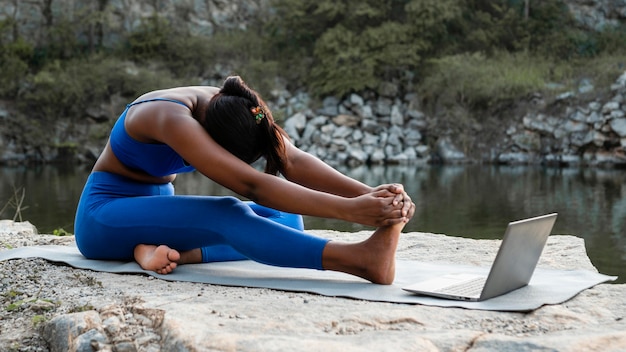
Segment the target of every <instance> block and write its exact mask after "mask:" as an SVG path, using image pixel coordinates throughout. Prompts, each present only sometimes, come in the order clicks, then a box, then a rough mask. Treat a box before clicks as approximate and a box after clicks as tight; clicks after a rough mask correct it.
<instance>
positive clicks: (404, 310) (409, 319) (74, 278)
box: [0, 220, 626, 351]
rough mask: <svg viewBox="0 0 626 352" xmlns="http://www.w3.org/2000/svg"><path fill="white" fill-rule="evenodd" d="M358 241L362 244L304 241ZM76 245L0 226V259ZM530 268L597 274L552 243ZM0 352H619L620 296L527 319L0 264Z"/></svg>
mask: <svg viewBox="0 0 626 352" xmlns="http://www.w3.org/2000/svg"><path fill="white" fill-rule="evenodd" d="M312 232H314V233H316V234H318V235H322V236H326V237H330V238H341V239H343V240H355V241H356V240H359V239H362V238H364V236H366V235H367V232H358V233H340V232H333V231H312ZM36 244H37V245H41V244H57V245H74V239H73V237H58V236H51V235H42V234H37V233H36V229H35V228H34V226H32V225H31V224H29V223H27V222H23V223H16V222H12V221H8V220H2V221H0V250H7V249H10V248H15V247H20V246H28V245H36ZM498 244H499V243H498V241H493V240H471V239H463V238H456V237H449V236H445V235H440V234H428V233H406V234H404V235H403V237H402V240H401V243H400V247H399V250H398V258H401V259H417V260H422V261H432V262H453V263H465V264H476V265H488V264H489V263H490V261H491V260H492V259H493V256H494V255H495V251H496V249H497V247H498ZM539 265H540V267H546V268H558V269H588V270H595V269H594V267H593V265H592V264H591V262H590V260H589V259H588V257H587V255H586V252H585V247H584V241H583V240H582V239H580V238H576V237H573V236H551V238H550V240H549V241H548V246H547V247H546V250H545V251H544V254H543V256H542V259H541V262H540V264H539ZM0 292H2V294H1V295H0V301H1V302H2V307H1V308H0V350H2V351H284V350H301V351H339V350H341V351H361V350H367V351H520V350H525V351H530V350H533V351H623V350H626V322H625V318H626V301H624V299H623V297H624V296H625V295H626V285H623V284H601V285H598V286H596V287H593V288H591V289H588V290H585V291H583V292H581V293H580V294H579V295H577V296H576V297H574V298H573V299H571V300H569V301H567V302H565V303H563V304H559V305H548V306H543V307H541V308H539V309H537V310H535V311H533V312H529V313H503V312H492V311H477V310H468V309H460V308H437V307H431V306H421V305H406V304H390V303H376V302H367V301H359V300H352V299H344V298H332V297H324V296H318V295H313V294H305V293H291V292H282V291H276V290H268V289H251V288H241V287H223V286H215V285H207V284H194V283H184V282H166V281H162V280H158V279H154V278H151V277H146V276H142V275H116V274H109V273H97V272H92V271H86V270H78V269H74V268H71V267H68V266H64V265H57V264H54V263H49V262H46V261H44V260H41V259H20V260H11V261H4V262H0Z"/></svg>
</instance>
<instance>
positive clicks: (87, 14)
mask: <svg viewBox="0 0 626 352" xmlns="http://www.w3.org/2000/svg"><path fill="white" fill-rule="evenodd" d="M101 3H102V4H105V3H106V2H101ZM526 5H529V7H528V8H527V6H526ZM108 11H112V10H111V9H110V8H109V7H106V6H104V5H102V6H101V8H98V9H96V10H95V11H93V10H90V11H87V10H85V11H84V12H81V13H73V14H68V15H67V17H66V18H55V21H54V22H53V21H50V22H48V23H49V24H48V26H49V28H48V29H49V30H48V31H47V33H48V34H47V35H48V38H47V40H45V41H43V42H42V43H41V44H37V45H36V44H35V43H31V42H28V41H26V40H25V39H24V38H21V37H19V36H17V35H16V34H15V33H18V31H16V30H15V29H16V28H18V27H19V26H20V23H17V22H16V21H14V20H12V19H10V18H9V19H5V20H4V21H0V66H1V67H3V70H2V72H1V73H0V99H4V100H9V101H15V102H17V108H18V110H19V111H18V114H19V115H20V116H21V117H19V118H17V119H12V120H10V121H7V124H8V125H9V126H11V128H13V129H14V130H16V131H18V132H19V133H15V135H16V136H20V138H24V139H28V141H29V144H30V145H33V144H35V145H34V146H35V147H36V148H37V147H46V146H52V147H54V146H55V145H56V146H58V147H61V148H67V147H69V146H68V145H61V144H59V142H58V141H49V140H48V139H46V138H44V137H45V136H46V134H47V133H46V131H47V130H48V128H49V126H50V124H51V123H52V122H53V121H55V120H57V119H59V118H64V119H68V120H69V121H70V123H76V122H78V121H80V120H81V119H85V118H87V117H86V116H85V113H84V112H85V111H86V109H87V107H90V106H98V105H99V104H103V103H110V102H111V101H112V99H114V98H115V97H121V98H123V99H121V100H124V101H126V100H128V99H130V98H134V97H136V96H138V95H140V94H142V93H143V92H146V91H148V90H152V89H156V88H162V87H168V86H175V85H184V84H202V83H203V82H206V81H207V80H208V81H210V82H212V81H217V82H219V81H221V79H223V78H224V77H223V76H224V75H225V74H239V75H241V76H243V77H244V78H245V79H246V80H247V81H248V82H250V83H251V85H252V86H253V87H254V88H256V89H258V90H260V91H261V92H262V94H263V95H268V94H269V92H270V91H271V89H272V88H273V87H274V86H275V83H276V82H277V81H281V82H284V83H286V86H287V88H289V89H296V88H304V89H305V90H307V91H309V92H311V93H313V94H314V95H316V96H324V95H336V96H343V95H345V94H348V93H351V92H363V91H376V90H377V89H378V86H379V84H380V83H381V82H389V81H391V82H394V83H398V84H400V87H401V88H402V89H403V91H401V92H400V93H404V92H406V91H415V90H417V91H420V92H421V93H422V94H423V96H426V97H430V98H432V99H430V100H429V101H431V102H436V103H442V104H446V105H447V104H461V105H464V106H467V107H470V108H475V109H480V108H485V107H490V106H494V105H497V104H499V103H500V102H503V101H504V102H506V101H509V100H511V99H515V98H516V97H520V96H525V95H527V94H528V93H531V92H537V91H545V92H549V93H552V94H553V93H554V92H551V91H549V90H547V88H546V84H547V83H558V84H560V85H563V86H565V87H571V86H575V85H576V82H577V81H578V80H579V79H580V78H582V77H584V76H587V77H591V78H593V79H594V80H598V81H600V82H598V83H597V84H598V85H600V84H603V83H605V82H604V80H611V79H615V77H617V75H618V74H619V73H621V71H623V70H624V65H625V64H626V62H625V61H626V59H625V57H626V45H624V43H626V26H624V25H622V26H621V27H607V28H606V29H605V30H604V31H600V32H595V31H584V30H581V29H580V26H578V25H577V24H576V23H575V21H574V20H573V19H572V18H571V16H570V15H569V13H568V10H567V7H566V6H565V4H564V3H563V1H562V0H542V1H535V0H500V1H492V0H339V1H338V0H273V1H272V10H271V11H270V10H265V11H266V12H264V13H260V14H258V15H257V16H256V20H255V21H256V22H252V23H249V24H248V26H247V29H246V30H228V31H227V30H218V31H217V32H215V33H213V34H211V35H210V36H207V35H201V34H194V33H191V32H189V30H188V29H186V28H187V27H186V26H181V25H180V24H176V23H171V22H170V21H169V20H168V19H166V18H165V17H161V16H159V15H158V14H155V15H153V16H151V17H148V18H144V19H143V21H142V23H141V25H140V26H138V27H137V28H135V29H134V30H133V31H132V32H127V33H123V35H122V36H121V37H120V38H119V39H118V42H117V43H116V44H115V45H114V46H111V45H108V46H105V45H103V37H104V36H105V34H106V33H107V30H109V28H110V24H109V23H107V18H109V16H108ZM262 11H263V10H262Z"/></svg>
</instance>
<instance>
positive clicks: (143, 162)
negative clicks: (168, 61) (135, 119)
mask: <svg viewBox="0 0 626 352" xmlns="http://www.w3.org/2000/svg"><path fill="white" fill-rule="evenodd" d="M151 101H170V102H173V103H177V104H181V105H183V106H185V107H187V105H185V104H184V103H183V102H181V101H178V100H173V99H166V98H155V99H148V100H141V101H137V102H134V103H131V104H128V105H126V109H124V112H123V113H122V114H121V115H120V117H119V118H118V119H117V122H115V125H114V126H113V129H112V130H111V136H110V143H111V149H112V150H113V154H115V156H116V157H117V158H118V159H119V160H120V162H122V164H124V165H126V166H127V167H129V168H131V169H136V170H141V171H144V172H146V173H148V174H149V175H152V176H157V177H162V176H167V175H172V174H177V173H181V172H191V171H194V170H195V168H194V167H193V166H191V165H189V164H188V163H187V162H185V160H183V158H182V157H181V156H180V155H178V153H176V152H175V151H174V149H172V148H171V147H170V146H168V145H167V144H163V143H143V142H139V141H137V140H135V139H133V138H132V137H131V136H129V135H128V133H127V132H126V128H125V127H124V121H125V120H126V113H127V112H128V109H129V108H130V107H131V106H133V105H137V104H142V103H147V102H151Z"/></svg>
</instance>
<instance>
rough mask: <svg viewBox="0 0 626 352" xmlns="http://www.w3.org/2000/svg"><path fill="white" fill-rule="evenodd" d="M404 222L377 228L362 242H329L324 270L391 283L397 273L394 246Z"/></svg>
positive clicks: (396, 246)
mask: <svg viewBox="0 0 626 352" xmlns="http://www.w3.org/2000/svg"><path fill="white" fill-rule="evenodd" d="M404 225H405V223H404V222H402V223H399V224H396V225H392V226H385V227H379V228H378V229H376V231H375V232H374V233H373V234H372V236H370V237H369V238H368V239H366V240H365V241H363V242H359V243H336V242H328V244H327V245H326V248H324V253H323V263H322V264H323V266H324V269H327V270H335V271H341V272H345V273H348V274H352V275H356V276H359V277H362V278H364V279H366V280H369V281H371V282H373V283H376V284H381V285H391V284H392V283H393V280H394V279H395V275H396V249H397V248H398V241H399V239H400V234H401V233H402V229H403V228H404Z"/></svg>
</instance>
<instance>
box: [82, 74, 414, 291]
mask: <svg viewBox="0 0 626 352" xmlns="http://www.w3.org/2000/svg"><path fill="white" fill-rule="evenodd" d="M260 157H264V158H265V159H266V161H267V163H266V170H265V171H266V172H265V173H263V172H259V171H258V170H256V169H255V168H253V167H252V166H250V164H251V163H253V162H254V161H256V160H257V159H259V158H260ZM193 170H198V171H199V172H201V173H202V174H203V175H204V176H206V177H208V178H210V179H212V180H213V181H215V182H217V183H218V184H220V185H222V186H224V187H227V188H229V189H231V190H232V191H234V192H236V193H237V194H239V195H241V196H243V197H246V198H248V199H250V200H252V201H253V202H254V203H252V202H246V203H244V202H242V201H240V200H238V199H236V198H234V197H209V196H183V195H174V188H173V186H172V181H174V178H175V177H176V174H177V173H181V172H190V171H193ZM278 173H280V174H282V176H283V177H284V178H281V177H277V174H278ZM274 209H276V210H274ZM413 212H414V204H413V203H412V202H411V200H410V198H409V197H408V196H407V194H406V193H405V192H404V190H403V188H402V186H401V185H382V186H378V187H376V188H371V187H369V186H366V185H364V184H362V183H360V182H358V181H355V180H353V179H351V178H349V177H346V176H344V175H343V174H341V173H339V172H337V171H335V170H334V169H333V168H331V167H329V166H328V165H326V164H325V163H323V162H322V161H320V160H319V159H317V158H315V157H313V156H311V155H309V154H307V153H305V152H303V151H301V150H299V149H297V148H296V147H295V146H294V145H293V144H291V143H290V141H289V139H288V137H287V136H286V134H285V132H284V131H283V130H282V129H281V128H280V127H279V126H278V125H276V124H275V123H274V120H273V118H272V114H271V112H270V110H269V109H268V108H267V106H266V105H265V103H264V102H263V101H262V100H261V98H260V97H259V95H258V94H257V93H256V92H255V91H253V90H251V89H250V88H249V87H248V86H247V85H246V84H245V83H244V82H243V81H242V80H241V79H240V78H239V77H237V76H233V77H229V78H227V79H226V81H225V82H224V86H223V87H222V88H221V89H218V88H215V87H179V88H172V89H165V90H158V91H153V92H149V93H146V94H144V95H142V96H141V97H139V98H138V99H137V100H135V101H134V102H133V103H131V104H129V105H127V107H126V109H125V110H124V112H123V113H122V115H121V116H120V118H119V119H118V121H117V122H116V124H115V126H114V127H113V129H112V131H111V135H110V138H109V141H108V142H107V144H106V146H105V148H104V151H103V152H102V154H101V155H100V157H99V158H98V160H97V161H96V163H95V165H94V167H93V170H92V173H91V174H90V176H89V178H88V180H87V183H86V185H85V188H84V190H83V194H82V196H81V199H80V202H79V205H78V209H77V212H76V223H75V233H76V242H77V245H78V248H79V249H80V251H81V253H82V254H83V255H84V256H85V257H87V258H92V259H104V260H131V259H134V260H136V261H137V263H139V265H140V266H141V267H142V268H143V269H145V270H152V271H155V272H157V273H160V274H167V273H170V272H171V271H172V270H174V268H176V266H177V265H180V264H185V263H201V262H210V261H224V260H240V259H248V258H249V259H252V260H255V261H258V262H261V263H266V264H270V265H276V266H285V267H299V268H313V269H320V270H335V271H342V272H346V273H349V274H353V275H357V276H360V277H363V278H365V279H367V280H370V281H372V282H374V283H380V284H390V283H391V282H392V281H393V278H394V274H395V266H394V265H395V251H396V247H397V243H398V238H399V235H400V232H401V230H402V228H403V227H404V224H405V223H406V222H407V221H408V220H409V219H410V218H411V217H412V216H413ZM295 214H306V215H312V216H318V217H326V218H337V219H342V220H346V221H352V222H357V223H360V224H365V225H372V226H379V228H378V229H377V230H376V231H375V232H374V234H373V235H372V236H371V237H370V238H369V239H367V240H365V241H363V242H359V243H340V242H334V241H333V242H330V241H328V240H327V239H324V238H319V237H315V236H311V235H309V234H306V233H304V232H303V227H302V218H301V216H300V215H295Z"/></svg>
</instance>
